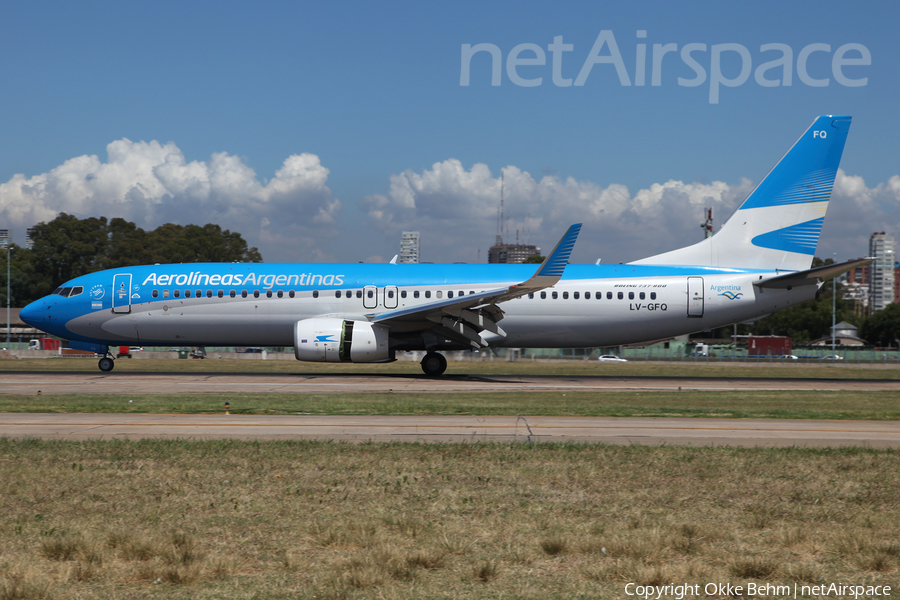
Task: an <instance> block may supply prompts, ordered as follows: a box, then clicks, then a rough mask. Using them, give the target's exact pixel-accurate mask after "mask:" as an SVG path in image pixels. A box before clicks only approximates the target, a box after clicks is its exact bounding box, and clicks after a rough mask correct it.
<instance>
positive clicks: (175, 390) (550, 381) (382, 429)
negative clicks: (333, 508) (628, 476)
mask: <svg viewBox="0 0 900 600" xmlns="http://www.w3.org/2000/svg"><path fill="white" fill-rule="evenodd" d="M678 389H681V390H682V391H690V390H706V391H710V390H823V391H824V390H844V391H848V392H863V391H871V390H897V389H900V382H898V381H896V380H862V379H790V378H782V379H778V378H769V379H763V378H697V377H694V378H679V377H615V376H554V375H540V376H537V375H535V376H464V375H459V376H445V377H440V378H426V377H421V376H418V377H417V376H408V375H391V374H383V375H322V374H272V373H255V374H222V373H134V372H131V373H128V372H125V373H97V372H44V373H39V372H6V373H0V394H26V395H33V394H35V393H37V390H40V391H41V394H48V395H49V394H84V395H104V394H202V393H223V392H232V393H264V394H279V393H301V394H303V393H306V394H309V393H316V394H322V393H335V394H338V393H348V392H349V393H372V392H375V393H377V392H388V391H391V390H393V391H395V392H419V393H437V394H440V393H444V394H459V393H463V394H464V393H467V392H520V391H529V392H535V391H570V392H592V393H603V392H609V391H624V390H636V391H640V390H646V391H667V390H672V391H674V390H678ZM0 436H2V437H9V438H22V437H38V438H44V439H71V440H81V439H96V438H103V439H116V438H119V439H122V438H128V439H138V438H147V437H155V438H192V439H206V438H238V439H301V438H303V439H329V440H350V441H365V440H373V441H397V440H402V441H425V442H460V441H469V442H476V441H580V442H599V443H609V444H642V445H659V444H678V445H691V446H763V447H779V446H809V447H822V446H868V447H872V448H900V422H896V421H804V420H780V419H705V418H649V417H648V418H638V417H542V416H527V417H515V416H310V415H258V416H257V415H225V414H221V415H145V414H137V415H135V414H127V415H123V414H34V413H0Z"/></svg>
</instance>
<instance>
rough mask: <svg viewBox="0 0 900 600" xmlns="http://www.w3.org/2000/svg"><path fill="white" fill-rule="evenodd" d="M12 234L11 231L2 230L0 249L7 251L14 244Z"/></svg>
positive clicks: (0, 230)
mask: <svg viewBox="0 0 900 600" xmlns="http://www.w3.org/2000/svg"><path fill="white" fill-rule="evenodd" d="M11 238H12V232H11V231H10V230H9V229H0V248H3V249H6V247H7V246H9V245H10V244H11V243H12V239H11Z"/></svg>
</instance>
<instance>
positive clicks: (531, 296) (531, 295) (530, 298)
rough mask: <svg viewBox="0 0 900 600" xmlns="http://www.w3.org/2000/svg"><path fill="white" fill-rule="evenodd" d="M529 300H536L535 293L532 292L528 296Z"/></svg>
mask: <svg viewBox="0 0 900 600" xmlns="http://www.w3.org/2000/svg"><path fill="white" fill-rule="evenodd" d="M528 299H529V300H534V292H531V293H530V294H528Z"/></svg>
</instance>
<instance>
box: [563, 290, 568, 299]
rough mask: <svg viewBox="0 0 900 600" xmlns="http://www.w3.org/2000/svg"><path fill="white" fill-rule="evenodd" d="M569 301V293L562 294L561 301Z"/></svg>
mask: <svg viewBox="0 0 900 600" xmlns="http://www.w3.org/2000/svg"><path fill="white" fill-rule="evenodd" d="M568 299H569V292H563V300H568Z"/></svg>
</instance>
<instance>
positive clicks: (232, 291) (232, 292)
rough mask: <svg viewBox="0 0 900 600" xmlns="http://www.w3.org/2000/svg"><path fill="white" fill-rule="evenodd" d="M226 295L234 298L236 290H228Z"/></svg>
mask: <svg viewBox="0 0 900 600" xmlns="http://www.w3.org/2000/svg"><path fill="white" fill-rule="evenodd" d="M228 295H229V296H230V297H232V298H234V297H235V296H237V292H236V291H234V290H231V291H230V292H228Z"/></svg>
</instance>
